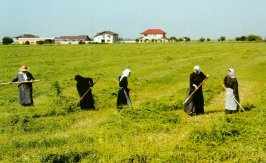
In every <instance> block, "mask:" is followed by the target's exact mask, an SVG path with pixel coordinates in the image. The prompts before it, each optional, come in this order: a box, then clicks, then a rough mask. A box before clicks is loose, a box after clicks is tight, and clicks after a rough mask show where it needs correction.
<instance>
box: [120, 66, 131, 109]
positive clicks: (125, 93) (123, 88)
mask: <svg viewBox="0 0 266 163" xmlns="http://www.w3.org/2000/svg"><path fill="white" fill-rule="evenodd" d="M130 73H131V71H130V69H129V68H126V69H125V70H124V71H123V73H122V76H119V78H118V80H119V90H118V95H117V109H122V107H123V106H125V105H131V100H130V97H129V92H130V89H129V88H128V81H127V78H128V77H129V76H130Z"/></svg>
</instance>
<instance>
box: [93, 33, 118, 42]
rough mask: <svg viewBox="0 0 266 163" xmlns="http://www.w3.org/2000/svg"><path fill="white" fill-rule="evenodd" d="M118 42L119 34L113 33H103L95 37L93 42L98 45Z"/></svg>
mask: <svg viewBox="0 0 266 163" xmlns="http://www.w3.org/2000/svg"><path fill="white" fill-rule="evenodd" d="M117 40H118V34H117V33H114V32H111V31H103V32H100V33H97V34H96V35H95V36H94V39H93V41H94V42H98V43H115V42H116V41H117Z"/></svg>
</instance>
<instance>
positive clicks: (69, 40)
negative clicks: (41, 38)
mask: <svg viewBox="0 0 266 163" xmlns="http://www.w3.org/2000/svg"><path fill="white" fill-rule="evenodd" d="M81 42H82V43H88V42H91V39H90V38H89V36H87V35H79V36H60V37H55V44H79V43H81Z"/></svg>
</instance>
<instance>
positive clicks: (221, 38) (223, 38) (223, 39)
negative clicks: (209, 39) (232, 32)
mask: <svg viewBox="0 0 266 163" xmlns="http://www.w3.org/2000/svg"><path fill="white" fill-rule="evenodd" d="M219 40H220V41H225V40H226V37H225V36H221V37H220V39H219ZM219 40H218V41H219Z"/></svg>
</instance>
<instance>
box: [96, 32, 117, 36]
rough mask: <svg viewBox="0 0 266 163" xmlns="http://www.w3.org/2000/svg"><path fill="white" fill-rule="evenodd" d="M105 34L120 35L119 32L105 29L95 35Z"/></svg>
mask: <svg viewBox="0 0 266 163" xmlns="http://www.w3.org/2000/svg"><path fill="white" fill-rule="evenodd" d="M103 34H109V35H118V34H117V33H114V32H112V31H103V32H99V33H97V34H96V35H95V36H94V37H97V36H100V35H103Z"/></svg>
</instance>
